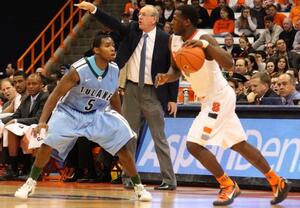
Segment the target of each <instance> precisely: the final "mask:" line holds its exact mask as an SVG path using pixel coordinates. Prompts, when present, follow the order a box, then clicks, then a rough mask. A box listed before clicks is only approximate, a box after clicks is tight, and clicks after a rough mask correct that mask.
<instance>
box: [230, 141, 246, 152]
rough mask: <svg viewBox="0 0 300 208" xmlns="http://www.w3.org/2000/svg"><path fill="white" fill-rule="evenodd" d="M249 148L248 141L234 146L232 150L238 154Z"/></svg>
mask: <svg viewBox="0 0 300 208" xmlns="http://www.w3.org/2000/svg"><path fill="white" fill-rule="evenodd" d="M246 146H247V142H246V141H242V142H240V143H237V144H235V145H233V146H232V147H231V149H232V150H234V151H236V152H240V151H241V150H243V149H245V148H246Z"/></svg>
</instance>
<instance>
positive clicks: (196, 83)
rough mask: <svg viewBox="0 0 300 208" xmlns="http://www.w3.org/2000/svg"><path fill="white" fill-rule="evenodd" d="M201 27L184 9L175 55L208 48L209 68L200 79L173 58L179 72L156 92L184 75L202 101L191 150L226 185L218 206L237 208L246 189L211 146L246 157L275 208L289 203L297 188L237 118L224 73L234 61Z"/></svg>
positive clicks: (161, 80)
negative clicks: (186, 49)
mask: <svg viewBox="0 0 300 208" xmlns="http://www.w3.org/2000/svg"><path fill="white" fill-rule="evenodd" d="M197 21H198V17H197V11H196V10H195V9H194V8H193V7H192V6H190V5H183V6H180V7H178V8H177V9H176V11H175V13H174V19H173V21H172V25H173V29H174V35H173V37H172V40H171V41H170V47H171V51H172V52H173V55H174V52H176V51H177V50H178V49H180V48H181V47H182V46H186V47H202V48H203V49H204V51H205V56H206V60H205V62H204V65H203V66H202V67H201V69H199V70H198V71H196V72H194V73H186V72H184V71H180V70H179V69H178V67H176V66H175V62H174V57H172V62H173V69H172V68H170V70H169V71H168V73H165V74H158V75H157V76H156V86H159V85H162V84H165V83H167V82H173V81H174V80H177V79H178V78H179V77H180V76H181V74H183V75H184V76H185V78H186V79H187V80H188V81H189V82H190V83H191V86H192V89H193V90H194V92H195V93H196V95H197V96H198V97H199V98H201V112H200V113H199V115H198V116H197V117H196V118H195V120H194V121H193V124H192V126H191V128H190V130H189V132H188V135H187V149H188V151H189V152H190V153H191V154H192V155H193V156H194V157H195V158H196V159H197V160H199V161H200V162H201V164H202V165H203V166H204V167H206V168H207V169H208V170H209V171H210V172H211V173H212V174H213V175H214V177H216V179H217V181H218V182H219V183H220V188H221V190H220V192H219V195H218V198H217V199H216V200H215V201H214V202H213V204H214V205H215V206H223V205H229V204H231V203H232V202H233V200H234V198H235V197H237V196H238V195H239V194H240V189H239V187H238V185H237V183H236V182H235V181H233V180H232V179H231V178H230V177H229V176H227V174H226V173H225V172H224V170H223V169H222V167H221V166H220V164H219V163H218V161H217V159H216V157H215V156H214V155H213V154H212V153H211V152H210V151H209V150H208V149H207V148H205V145H218V146H221V147H223V148H231V149H232V150H234V151H236V152H238V153H240V154H241V155H242V156H243V157H244V158H246V159H247V160H248V161H249V162H250V163H251V164H252V165H253V166H254V167H256V168H257V169H258V170H259V171H260V172H262V173H263V174H264V175H265V177H266V179H267V180H268V182H269V183H270V185H271V187H272V190H273V194H274V198H273V199H272V200H271V204H277V203H279V202H281V201H283V200H284V199H285V198H286V197H287V194H288V192H289V190H290V188H291V183H290V182H289V181H287V180H286V179H284V178H281V177H280V176H278V175H277V174H276V173H275V172H274V171H273V170H272V169H271V167H270V166H269V164H268V163H267V161H266V160H265V158H264V157H263V156H262V154H261V153H260V152H259V151H258V150H257V149H256V148H255V147H253V146H251V145H250V144H249V143H248V142H247V141H246V134H245V132H244V130H243V128H242V125H241V123H240V121H239V119H238V117H237V115H236V113H235V100H236V97H235V93H234V91H233V89H232V88H231V87H230V86H229V85H228V84H227V81H226V80H225V78H224V77H223V76H222V72H221V70H220V69H219V65H220V66H221V67H222V68H225V69H231V68H232V64H233V60H232V57H231V55H230V54H229V53H227V52H226V51H225V50H223V49H221V47H219V45H218V43H217V42H216V40H215V39H214V38H212V37H211V36H209V35H207V34H204V32H202V31H201V30H198V29H196V25H197Z"/></svg>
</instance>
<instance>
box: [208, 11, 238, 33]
mask: <svg viewBox="0 0 300 208" xmlns="http://www.w3.org/2000/svg"><path fill="white" fill-rule="evenodd" d="M228 14H229V11H228V9H227V7H225V6H224V7H221V10H220V16H221V19H219V20H217V21H216V22H215V24H214V26H213V30H214V34H215V35H221V36H223V35H225V34H227V33H234V20H232V19H229V18H228Z"/></svg>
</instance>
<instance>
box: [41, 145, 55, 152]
mask: <svg viewBox="0 0 300 208" xmlns="http://www.w3.org/2000/svg"><path fill="white" fill-rule="evenodd" d="M40 151H43V152H44V153H45V154H51V153H52V147H50V146H49V145H47V144H42V145H41V148H40Z"/></svg>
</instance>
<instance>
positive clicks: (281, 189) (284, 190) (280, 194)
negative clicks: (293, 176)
mask: <svg viewBox="0 0 300 208" xmlns="http://www.w3.org/2000/svg"><path fill="white" fill-rule="evenodd" d="M291 188H292V183H291V182H290V181H288V180H287V179H284V178H280V179H279V182H278V184H277V185H275V186H272V191H273V195H274V198H273V199H272V200H271V204H272V205H274V204H278V203H280V202H282V201H283V200H284V199H285V198H286V197H287V195H288V193H289V191H290V189H291Z"/></svg>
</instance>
